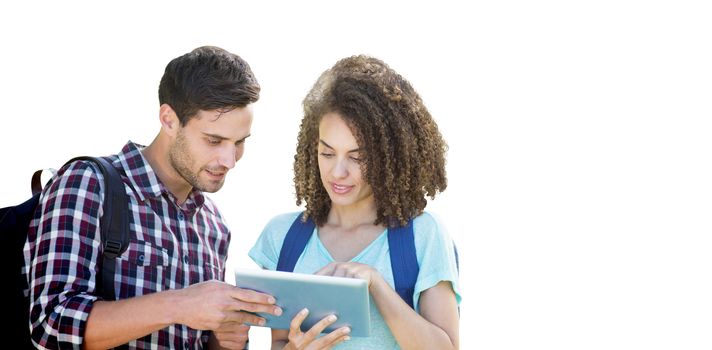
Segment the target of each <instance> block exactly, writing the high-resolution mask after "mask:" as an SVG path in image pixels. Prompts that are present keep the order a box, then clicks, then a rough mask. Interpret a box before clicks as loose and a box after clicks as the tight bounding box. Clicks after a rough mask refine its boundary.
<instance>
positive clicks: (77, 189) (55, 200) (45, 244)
mask: <svg viewBox="0 0 712 350" xmlns="http://www.w3.org/2000/svg"><path fill="white" fill-rule="evenodd" d="M101 176H102V175H101V174H99V173H97V172H96V171H94V170H93V168H92V167H91V166H90V165H89V163H86V162H83V161H79V162H74V163H72V164H70V165H69V166H67V167H66V168H65V169H63V170H61V171H60V173H59V175H58V177H57V178H55V179H54V181H53V182H52V184H51V185H50V186H48V187H47V188H46V189H45V191H44V193H43V195H42V200H41V203H40V210H37V212H36V213H35V219H34V222H33V224H32V225H31V227H30V231H29V232H28V246H27V247H26V249H29V254H30V266H29V270H28V271H29V276H28V279H29V281H28V282H29V287H30V323H31V331H32V339H33V342H34V343H35V345H36V346H37V347H38V348H40V349H58V348H62V349H64V348H77V349H78V348H80V346H81V344H82V342H83V337H84V330H85V329H86V321H87V318H88V317H89V313H90V312H91V309H92V306H93V303H94V301H95V300H97V297H96V296H95V295H93V294H94V292H95V289H96V271H97V263H98V261H99V258H100V254H101V252H100V244H101V239H100V234H99V232H98V224H99V217H100V215H101V213H102V207H101V205H102V200H101V198H102V197H101V196H102V195H103V194H102V192H101V191H100V186H99V183H100V181H103V180H102V178H101Z"/></svg>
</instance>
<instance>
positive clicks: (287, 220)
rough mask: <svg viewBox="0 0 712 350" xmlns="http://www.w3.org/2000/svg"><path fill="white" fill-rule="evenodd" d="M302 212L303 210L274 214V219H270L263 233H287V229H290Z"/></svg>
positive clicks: (282, 234)
mask: <svg viewBox="0 0 712 350" xmlns="http://www.w3.org/2000/svg"><path fill="white" fill-rule="evenodd" d="M301 213H302V212H301V211H296V212H290V213H283V214H279V215H276V216H274V217H273V218H272V219H270V220H269V222H267V225H265V228H264V230H263V234H264V233H269V234H272V235H274V234H277V235H281V236H284V235H286V234H287V231H289V228H290V227H291V226H292V224H293V223H294V220H296V219H297V217H298V216H299V215H300V214H301Z"/></svg>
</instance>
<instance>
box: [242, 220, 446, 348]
mask: <svg viewBox="0 0 712 350" xmlns="http://www.w3.org/2000/svg"><path fill="white" fill-rule="evenodd" d="M299 214H300V213H299V212H297V213H289V214H282V215H279V216H276V217H274V218H273V219H272V220H270V222H269V223H268V224H267V226H265V228H264V230H263V231H262V234H261V235H260V237H259V238H258V239H257V242H256V243H255V245H254V246H253V247H252V249H251V250H250V253H249V255H250V258H252V260H254V261H255V262H256V263H257V265H259V266H260V267H262V268H264V269H268V270H275V269H276V268H277V261H278V260H279V252H280V250H281V249H282V242H284V238H285V236H286V235H287V232H288V231H289V228H290V227H291V226H292V223H293V222H294V220H295V219H296V218H297V216H298V215H299ZM413 233H414V235H415V250H416V255H417V257H418V265H419V266H420V272H419V274H418V280H417V282H416V283H415V292H414V294H413V303H414V305H416V311H418V307H417V305H418V300H419V298H420V293H421V292H423V291H425V290H427V289H429V288H431V287H434V286H435V285H436V284H438V282H440V281H450V282H451V283H452V287H453V290H454V291H455V295H456V297H457V302H458V304H459V303H460V292H459V282H458V271H457V265H456V263H455V253H454V249H453V242H452V240H451V239H450V237H449V236H448V234H447V232H446V231H445V229H444V228H443V227H442V225H440V224H439V223H438V221H437V220H436V219H435V218H434V217H433V216H432V215H430V214H429V213H427V212H426V213H423V214H422V215H420V216H418V217H416V218H415V219H414V220H413ZM351 261H352V262H357V263H361V264H368V265H371V266H372V267H373V268H375V269H376V270H377V271H378V272H379V273H380V274H381V276H383V278H384V279H385V280H386V282H388V284H390V285H391V287H392V288H393V286H394V282H393V272H392V270H391V258H390V253H389V250H388V231H387V230H384V231H383V233H381V235H379V236H378V237H377V238H376V239H374V240H373V242H371V244H370V245H368V246H367V247H366V248H365V249H364V250H363V251H362V252H361V253H359V254H358V255H356V257H354V258H353V259H352V260H351ZM332 262H334V259H333V258H332V257H331V254H329V251H327V250H326V247H324V245H323V244H322V242H321V240H320V239H319V236H318V235H317V229H314V232H313V233H312V236H311V238H310V239H309V242H307V245H306V247H305V248H304V252H302V255H301V256H300V257H299V260H297V264H296V265H295V267H294V272H299V273H308V274H312V273H314V272H316V271H318V270H319V269H321V268H322V267H324V266H326V265H327V264H329V263H332ZM370 310H371V333H370V334H371V336H370V337H351V340H349V341H346V342H342V343H340V344H339V345H337V346H336V347H335V349H400V347H399V346H398V343H397V342H396V339H395V337H393V334H392V333H391V331H390V329H389V328H388V325H387V324H386V322H385V321H384V320H383V317H382V316H381V313H380V312H379V311H378V308H377V307H376V304H375V303H374V301H373V299H371V305H370Z"/></svg>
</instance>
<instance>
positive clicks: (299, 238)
mask: <svg viewBox="0 0 712 350" xmlns="http://www.w3.org/2000/svg"><path fill="white" fill-rule="evenodd" d="M303 215H304V212H302V213H300V214H299V215H297V218H296V219H294V222H293V223H292V226H291V227H290V228H289V231H287V236H286V237H285V238H284V242H283V243H282V249H281V250H280V251H279V261H278V262H277V271H286V272H293V271H294V266H295V265H296V264H297V260H299V257H300V256H301V255H302V252H303V251H304V248H305V247H306V246H307V242H309V238H311V235H312V233H313V232H314V228H315V227H316V225H315V224H314V220H312V219H311V218H308V219H307V221H306V222H302V216H303Z"/></svg>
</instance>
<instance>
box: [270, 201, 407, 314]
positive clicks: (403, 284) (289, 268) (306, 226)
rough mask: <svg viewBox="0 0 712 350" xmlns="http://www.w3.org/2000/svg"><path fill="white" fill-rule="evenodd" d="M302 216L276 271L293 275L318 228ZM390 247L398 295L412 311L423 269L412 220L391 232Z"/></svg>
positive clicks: (283, 246)
mask: <svg viewBox="0 0 712 350" xmlns="http://www.w3.org/2000/svg"><path fill="white" fill-rule="evenodd" d="M302 215H304V214H303V213H302V214H299V215H298V216H297V218H296V219H295V220H294V222H293V223H292V226H291V227H290V228H289V231H288V232H287V236H286V237H285V238H284V242H283V243H282V249H281V250H280V251H279V260H278V261H277V271H286V272H293V271H294V266H295V265H296V264H297V260H299V257H300V256H301V255H302V252H304V248H306V246H307V243H308V242H309V239H310V238H311V235H312V233H313V232H314V228H315V227H316V225H315V224H314V221H313V220H312V219H311V218H309V219H307V221H306V222H302ZM388 246H389V251H390V256H391V270H392V271H393V280H394V282H395V287H396V288H395V289H396V292H397V293H398V295H400V297H401V298H402V299H403V300H404V301H405V302H406V303H407V304H408V305H409V306H410V307H411V308H412V307H413V292H414V291H415V282H416V281H417V280H418V273H419V272H420V267H419V266H418V257H417V256H416V254H415V237H414V234H413V220H410V221H409V222H408V224H407V225H406V226H403V227H397V228H389V229H388Z"/></svg>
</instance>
